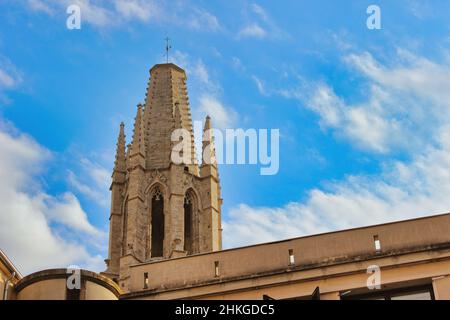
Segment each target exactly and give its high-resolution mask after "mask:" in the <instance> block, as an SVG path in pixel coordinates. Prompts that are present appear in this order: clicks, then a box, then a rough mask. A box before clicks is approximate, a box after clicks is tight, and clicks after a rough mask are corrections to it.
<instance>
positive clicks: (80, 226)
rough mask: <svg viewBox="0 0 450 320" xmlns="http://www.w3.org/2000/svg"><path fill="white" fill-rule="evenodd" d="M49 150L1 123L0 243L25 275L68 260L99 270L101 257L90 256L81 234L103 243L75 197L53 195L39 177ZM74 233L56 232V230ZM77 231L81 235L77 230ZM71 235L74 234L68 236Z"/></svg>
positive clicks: (99, 232) (65, 262) (68, 194)
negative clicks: (43, 186) (60, 229)
mask: <svg viewBox="0 0 450 320" xmlns="http://www.w3.org/2000/svg"><path fill="white" fill-rule="evenodd" d="M50 158H51V153H50V152H49V151H48V150H47V149H45V148H44V147H42V146H40V145H39V144H38V143H37V142H36V141H34V140H33V139H32V138H31V137H29V136H26V135H24V134H23V133H20V132H18V131H17V130H16V129H14V128H13V127H11V125H8V124H5V123H3V122H0V244H1V246H2V249H3V250H4V251H5V252H7V254H8V255H9V256H10V258H11V259H12V260H13V261H14V263H15V264H16V265H17V266H18V268H19V269H20V270H21V271H22V272H23V273H25V274H26V273H29V272H33V271H37V270H40V269H44V268H52V267H67V266H68V265H70V264H76V265H80V266H82V267H85V268H88V269H92V270H97V271H99V270H101V268H102V263H101V260H102V259H101V257H100V255H91V254H90V253H89V252H88V250H87V249H86V245H87V243H83V241H84V242H86V241H88V240H87V239H85V240H80V238H84V237H83V234H85V235H88V236H90V237H92V236H95V240H96V242H98V241H99V240H100V241H104V239H103V238H102V237H101V236H100V235H102V232H101V231H99V230H97V229H96V228H95V227H94V226H92V225H91V224H90V222H89V221H88V220H87V215H86V213H85V212H84V211H83V210H82V209H81V207H80V204H79V202H78V200H77V199H76V197H75V196H74V195H72V194H70V193H65V194H63V195H61V196H56V197H55V196H52V195H49V194H47V193H46V192H45V191H43V190H42V187H41V184H40V180H39V178H38V175H39V174H40V173H42V172H43V170H44V167H45V166H46V164H47V163H48V161H49V160H50ZM60 227H61V228H67V230H69V231H71V232H72V233H70V236H69V233H64V235H61V234H59V233H58V231H57V230H58V228H60ZM78 232H81V233H78ZM72 235H75V236H73V237H72Z"/></svg>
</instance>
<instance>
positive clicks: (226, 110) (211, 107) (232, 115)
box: [199, 94, 237, 129]
mask: <svg viewBox="0 0 450 320" xmlns="http://www.w3.org/2000/svg"><path fill="white" fill-rule="evenodd" d="M199 109H200V111H201V112H202V113H204V114H207V115H210V116H211V118H212V120H213V122H214V123H213V125H214V127H215V128H219V129H226V128H233V126H234V125H235V124H236V121H237V114H236V112H235V111H234V110H233V109H232V108H230V107H226V106H224V105H223V104H222V103H221V102H220V101H219V100H218V99H217V98H216V97H213V96H210V95H207V94H205V95H202V96H201V97H200V98H199Z"/></svg>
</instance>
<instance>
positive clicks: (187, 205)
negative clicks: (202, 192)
mask: <svg viewBox="0 0 450 320" xmlns="http://www.w3.org/2000/svg"><path fill="white" fill-rule="evenodd" d="M198 221H199V220H198V197H197V195H196V192H195V191H194V190H193V189H192V188H189V189H188V190H186V192H185V195H184V251H186V252H187V254H188V255H190V254H194V253H197V252H198V250H199V248H198V242H199V241H198V240H199V239H198V229H199V226H198Z"/></svg>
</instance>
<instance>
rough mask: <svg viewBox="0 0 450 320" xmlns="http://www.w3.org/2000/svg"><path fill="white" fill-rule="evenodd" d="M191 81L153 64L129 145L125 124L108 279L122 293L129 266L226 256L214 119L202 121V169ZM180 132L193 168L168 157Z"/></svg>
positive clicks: (115, 177) (115, 180) (119, 151)
mask: <svg viewBox="0 0 450 320" xmlns="http://www.w3.org/2000/svg"><path fill="white" fill-rule="evenodd" d="M186 79H187V78H186V73H185V72H184V70H183V69H181V68H180V67H178V66H176V65H174V64H172V63H167V64H157V65H155V66H154V67H153V68H151V70H150V81H149V84H148V87H147V93H146V99H145V104H144V105H141V104H139V105H138V106H137V114H136V118H135V122H134V133H133V138H132V142H131V144H129V145H128V146H126V142H125V133H124V124H123V123H121V124H120V132H119V138H118V142H117V153H116V159H115V165H114V170H113V174H112V184H111V216H110V234H109V253H108V259H106V260H105V261H106V264H107V270H106V271H105V272H104V273H103V274H105V275H108V276H109V277H111V278H112V279H114V280H116V281H117V282H119V284H120V285H121V287H122V288H123V289H124V290H125V291H126V290H127V283H128V281H127V279H128V277H129V266H130V265H131V264H136V263H143V262H151V261H155V260H160V259H171V258H174V257H180V256H186V255H191V254H196V253H203V252H211V251H217V250H221V246H222V234H221V231H222V229H221V204H222V199H221V196H220V193H221V191H220V182H219V174H218V171H217V163H216V161H215V150H214V140H213V136H212V134H211V130H210V129H211V120H210V118H209V116H208V117H207V118H206V121H205V127H204V134H203V145H202V148H203V150H202V151H203V152H202V155H203V159H202V161H201V164H200V165H199V164H198V162H197V160H196V150H195V144H194V133H193V126H192V119H191V113H190V107H189V98H188V94H187V88H186ZM176 129H182V130H183V132H186V133H187V136H185V139H187V140H186V142H189V143H188V144H187V146H188V150H189V151H188V152H187V153H188V157H187V158H189V159H190V161H185V162H184V163H181V164H180V163H176V162H174V161H172V157H171V153H172V150H173V147H174V145H175V143H174V142H173V141H172V138H171V137H172V133H173V132H174V130H176ZM183 142H184V140H183ZM185 150H186V149H183V151H185ZM185 155H186V154H185V153H184V152H183V156H185Z"/></svg>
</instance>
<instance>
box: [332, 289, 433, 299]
mask: <svg viewBox="0 0 450 320" xmlns="http://www.w3.org/2000/svg"><path fill="white" fill-rule="evenodd" d="M341 299H343V300H434V294H433V287H432V286H431V285H426V286H419V287H410V288H401V289H393V290H385V291H379V290H375V291H374V292H370V293H364V294H356V295H352V294H348V295H345V296H341Z"/></svg>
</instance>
